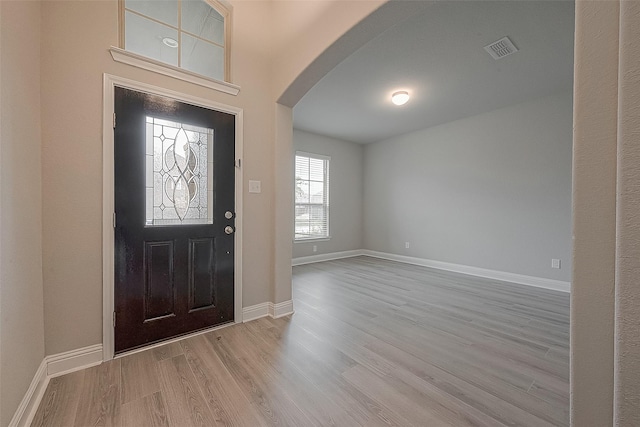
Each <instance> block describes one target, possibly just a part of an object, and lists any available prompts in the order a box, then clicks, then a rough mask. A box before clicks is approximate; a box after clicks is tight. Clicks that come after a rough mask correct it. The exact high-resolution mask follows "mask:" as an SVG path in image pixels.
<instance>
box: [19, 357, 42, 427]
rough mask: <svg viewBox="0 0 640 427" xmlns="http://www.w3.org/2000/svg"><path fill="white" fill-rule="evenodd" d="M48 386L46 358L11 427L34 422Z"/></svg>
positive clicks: (32, 381)
mask: <svg viewBox="0 0 640 427" xmlns="http://www.w3.org/2000/svg"><path fill="white" fill-rule="evenodd" d="M48 384H49V377H48V376H47V362H46V358H44V359H43V360H42V362H41V363H40V366H39V367H38V370H37V371H36V373H35V375H34V376H33V380H31V384H30V385H29V388H28V389H27V392H26V393H25V395H24V397H23V398H22V401H21V402H20V405H18V409H16V412H15V414H14V415H13V418H12V419H11V421H10V422H9V427H22V426H29V425H31V421H33V417H34V416H35V415H36V411H37V410H38V406H39V405H40V401H41V400H42V396H43V395H44V392H45V390H46V389H47V385H48Z"/></svg>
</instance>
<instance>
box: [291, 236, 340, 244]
mask: <svg viewBox="0 0 640 427" xmlns="http://www.w3.org/2000/svg"><path fill="white" fill-rule="evenodd" d="M329 240H331V236H329V237H311V238H309V239H297V240H296V239H294V241H293V243H307V242H328V241H329Z"/></svg>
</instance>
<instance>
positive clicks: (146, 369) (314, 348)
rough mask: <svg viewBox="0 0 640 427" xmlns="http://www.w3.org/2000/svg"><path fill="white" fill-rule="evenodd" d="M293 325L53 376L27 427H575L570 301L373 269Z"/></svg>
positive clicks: (334, 278) (302, 283)
mask: <svg viewBox="0 0 640 427" xmlns="http://www.w3.org/2000/svg"><path fill="white" fill-rule="evenodd" d="M293 272H294V275H293V281H294V283H293V296H294V307H295V311H296V312H295V314H294V315H292V316H287V317H285V318H281V319H270V318H263V319H259V320H255V321H252V322H248V323H245V324H241V325H234V326H230V327H228V328H224V329H220V330H218V331H214V332H210V333H207V334H203V335H199V336H196V337H192V338H188V339H184V340H181V341H180V342H177V343H173V344H168V345H165V346H163V347H160V348H156V349H151V350H147V351H145V352H141V353H137V354H132V355H129V356H125V357H122V358H119V359H115V360H112V361H110V362H107V363H103V364H102V365H100V366H96V367H93V368H89V369H86V370H84V371H79V372H74V373H71V374H68V375H65V376H62V377H58V378H54V379H52V380H51V382H50V383H49V386H48V388H47V390H46V392H45V395H44V397H43V399H42V402H41V404H40V407H39V408H38V412H37V414H36V416H35V419H34V421H33V424H32V425H33V426H123V427H129V426H132V427H137V426H179V427H182V426H218V425H220V426H246V427H253V426H270V425H273V426H331V425H336V426H359V425H360V426H387V425H397V426H429V427H431V426H435V427H438V426H455V427H458V426H568V425H569V295H568V294H564V293H560V292H555V291H549V290H544V289H537V288H532V287H527V286H521V285H514V284H511V283H505V282H498V281H493V280H489V279H480V278H475V277H471V276H465V275H460V274H455V273H448V272H443V271H438V270H432V269H428V268H424V267H419V266H412V265H407V264H400V263H395V262H391V261H384V260H378V259H374V258H369V257H357V258H350V259H344V260H336V261H329V262H323V263H317V264H309V265H303V266H298V267H294V269H293Z"/></svg>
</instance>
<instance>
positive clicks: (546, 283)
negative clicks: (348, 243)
mask: <svg viewBox="0 0 640 427" xmlns="http://www.w3.org/2000/svg"><path fill="white" fill-rule="evenodd" d="M362 252H363V255H366V256H370V257H374V258H382V259H387V260H390V261H398V262H404V263H407V264H414V265H421V266H424V267H431V268H436V269H438V270H446V271H452V272H455V273H462V274H469V275H471V276H478V277H484V278H487V279H494V280H501V281H504V282H512V283H518V284H521V285H528V286H535V287H537V288H544V289H552V290H554V291H561V292H571V283H570V282H563V281H561V280H554V279H545V278H543V277H534V276H526V275H524V274H516V273H507V272H505V271H498V270H489V269H486V268H479V267H471V266H468V265H461V264H452V263H448V262H443V261H435V260H431V259H424V258H415V257H409V256H404V255H396V254H390V253H386V252H377V251H370V250H363V251H362Z"/></svg>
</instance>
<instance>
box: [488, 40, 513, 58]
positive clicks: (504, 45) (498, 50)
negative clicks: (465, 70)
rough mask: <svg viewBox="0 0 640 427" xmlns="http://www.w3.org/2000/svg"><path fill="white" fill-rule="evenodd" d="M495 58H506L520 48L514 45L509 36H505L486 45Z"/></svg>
mask: <svg viewBox="0 0 640 427" xmlns="http://www.w3.org/2000/svg"><path fill="white" fill-rule="evenodd" d="M484 50H486V51H487V52H489V55H491V57H492V58H493V59H500V58H504V57H505V56H508V55H511V54H512V53H516V52H517V51H518V49H517V48H516V47H515V46H514V45H513V43H512V42H511V40H509V37H503V38H501V39H500V40H498V41H495V42H493V43H491V44H490V45H487V46H485V47H484Z"/></svg>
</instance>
